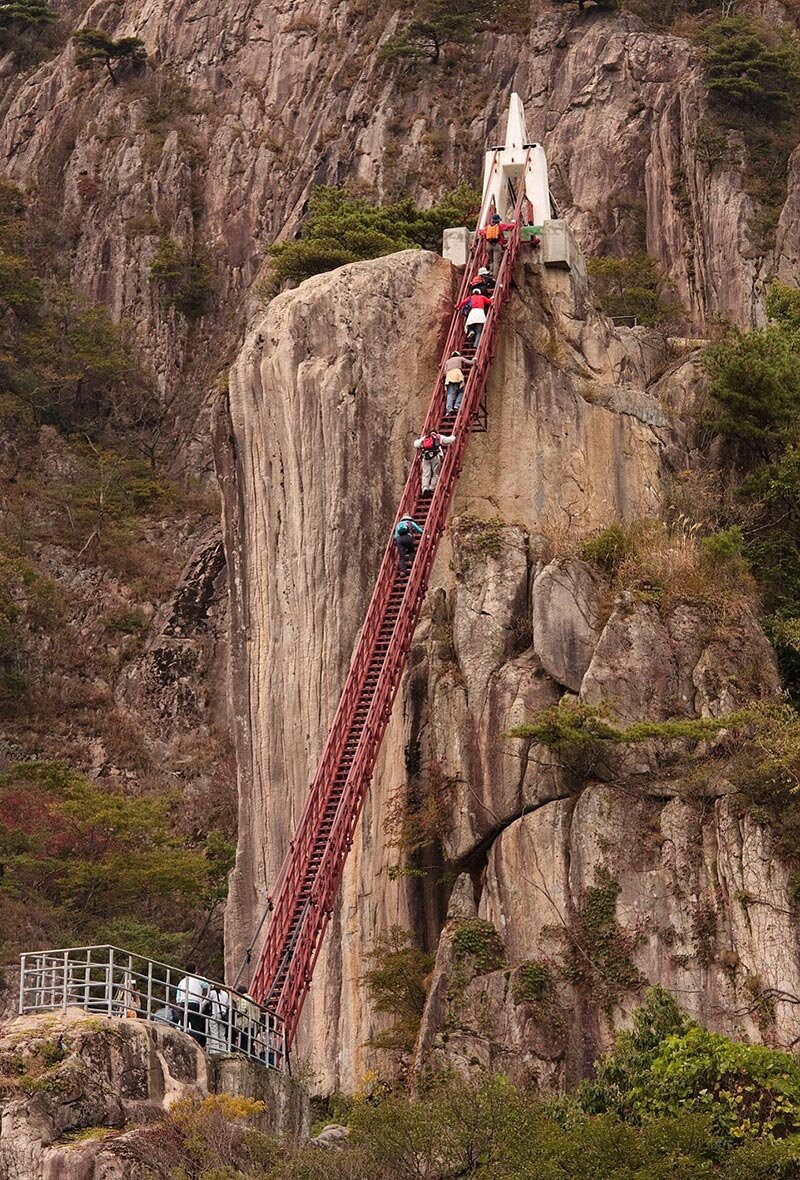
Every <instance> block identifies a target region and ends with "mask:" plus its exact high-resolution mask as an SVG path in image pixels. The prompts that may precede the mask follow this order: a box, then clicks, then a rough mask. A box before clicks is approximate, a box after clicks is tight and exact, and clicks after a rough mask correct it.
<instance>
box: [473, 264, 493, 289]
mask: <svg viewBox="0 0 800 1180" xmlns="http://www.w3.org/2000/svg"><path fill="white" fill-rule="evenodd" d="M496 286H497V284H496V283H495V281H494V279H493V278H492V276H491V274H490V273H489V269H488V267H485V266H482V267H481V268H480V270H479V271H478V273H477V274H476V275H475V277H474V278H473V280H472V282H471V283H470V287H472V288H475V287H479V288H480V292H481V295H491V293H492V291H494V289H495V287H496Z"/></svg>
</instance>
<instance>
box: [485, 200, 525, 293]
mask: <svg viewBox="0 0 800 1180" xmlns="http://www.w3.org/2000/svg"><path fill="white" fill-rule="evenodd" d="M516 224H517V223H516V221H503V219H502V217H501V216H500V214H499V213H493V214H492V217H491V220H490V221H489V224H488V225H485V226H484V227H483V229H482V230H481V231H480V236H481V237H482V238H484V239H485V241H486V245H487V246H488V248H489V265H490V267H491V268H492V275H493V276H494V277H495V278H497V272H498V271H499V270H500V261H501V259H502V257H503V250H504V249H505V245H506V233H507V231H508V230H510V229H513V228H514V226H515V225H516Z"/></svg>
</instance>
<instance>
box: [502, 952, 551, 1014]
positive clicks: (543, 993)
mask: <svg viewBox="0 0 800 1180" xmlns="http://www.w3.org/2000/svg"><path fill="white" fill-rule="evenodd" d="M552 995H553V977H552V975H551V973H550V968H549V967H548V966H547V964H546V963H541V962H539V961H538V960H537V959H529V960H528V961H527V962H526V963H520V965H519V967H517V969H516V971H515V972H514V975H513V978H512V983H511V998H512V999H513V1001H514V1003H515V1004H533V1005H535V1006H537V1007H538V1006H541V1005H542V1004H543V1003H544V1002H545V1001H546V1000H548V999H550V998H551V997H552Z"/></svg>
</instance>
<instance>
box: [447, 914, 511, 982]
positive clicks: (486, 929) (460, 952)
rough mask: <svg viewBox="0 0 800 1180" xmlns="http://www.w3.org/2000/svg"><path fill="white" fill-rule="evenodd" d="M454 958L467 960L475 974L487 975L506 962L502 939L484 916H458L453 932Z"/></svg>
mask: <svg viewBox="0 0 800 1180" xmlns="http://www.w3.org/2000/svg"><path fill="white" fill-rule="evenodd" d="M453 953H454V954H455V957H456V959H465V960H468V962H469V964H470V966H472V968H473V969H474V971H475V974H476V975H487V974H488V973H489V972H490V971H497V970H499V969H500V968H501V967H504V966H505V964H506V951H505V947H504V945H503V939H502V938H501V937H500V934H499V933H498V931H497V930H496V929H495V927H494V926H493V925H492V923H491V922H487V921H486V920H485V919H484V918H459V919H458V921H457V922H456V928H455V933H454V934H453Z"/></svg>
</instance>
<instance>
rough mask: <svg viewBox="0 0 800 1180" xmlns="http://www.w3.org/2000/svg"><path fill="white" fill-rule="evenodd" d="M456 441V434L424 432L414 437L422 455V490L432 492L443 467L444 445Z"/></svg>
mask: <svg viewBox="0 0 800 1180" xmlns="http://www.w3.org/2000/svg"><path fill="white" fill-rule="evenodd" d="M455 441H456V436H455V435H454V434H437V433H436V431H435V430H434V431H431V433H430V434H423V435H422V437H421V438H415V439H414V446H415V447H416V449H417V450H418V451H419V452H420V454H421V455H422V491H423V493H424V492H432V491H434V490H435V488H436V485H437V483H438V482H439V472H440V471H441V469H442V447H449V446H450V445H451V444H452V443H454V442H455Z"/></svg>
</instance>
